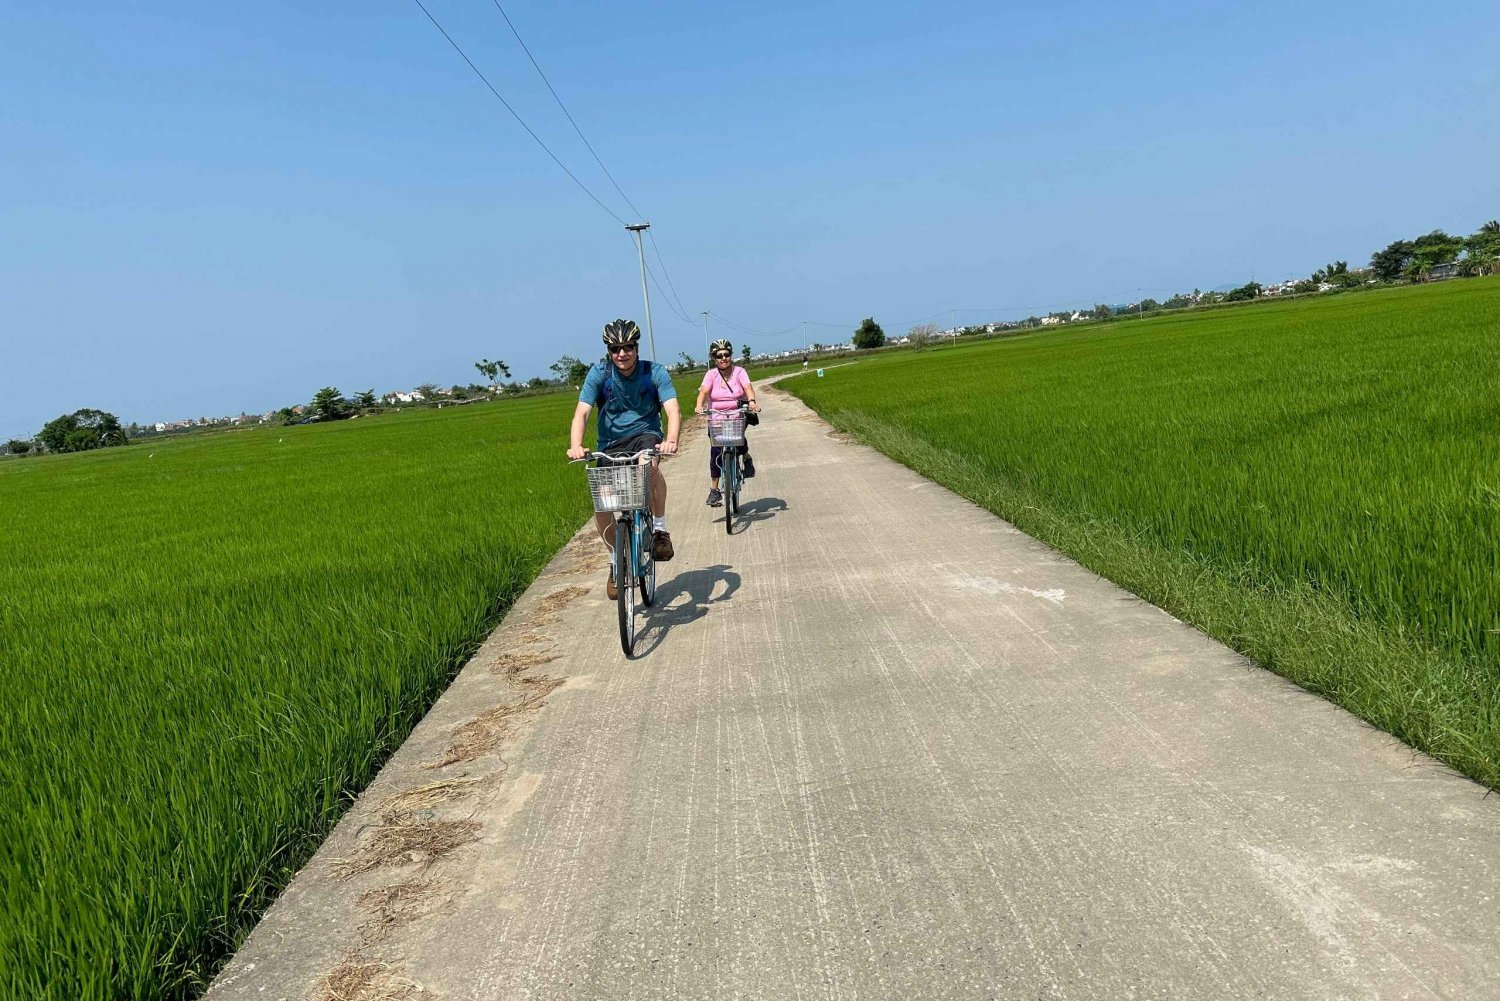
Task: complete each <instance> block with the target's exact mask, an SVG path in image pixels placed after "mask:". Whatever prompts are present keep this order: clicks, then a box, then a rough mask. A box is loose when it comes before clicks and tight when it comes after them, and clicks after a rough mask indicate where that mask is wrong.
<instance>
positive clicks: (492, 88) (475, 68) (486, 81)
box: [412, 0, 630, 226]
mask: <svg viewBox="0 0 1500 1001" xmlns="http://www.w3.org/2000/svg"><path fill="white" fill-rule="evenodd" d="M412 3H414V4H416V5H417V6H418V7H421V8H422V13H423V14H426V15H427V20H429V21H431V22H432V26H433V27H434V28H436V29H437V30H438V31H439V32H441V33H442V36H443V37H444V38H446V39H447V40H448V44H449V45H451V46H453V51H454V52H457V53H458V54H459V56H460V57H462V59H463V61H464V62H466V63H468V64H469V69H471V70H473V71H474V75H475V76H477V77H479V79H480V80H482V81H483V82H484V85H485V86H486V87H488V88H489V90H490V93H491V94H494V95H495V99H496V100H497V101H499V102H500V103H501V104H503V105H505V110H506V111H509V112H510V113H511V117H513V118H514V119H515V120H516V121H517V122H520V123H521V128H523V129H525V130H526V134H527V135H529V136H531V138H532V139H534V140H536V144H537V145H538V146H540V147H541V148H542V149H543V150H544V151H545V152H546V154H547V155H548V156H550V157H551V158H552V162H553V163H555V164H557V165H558V166H559V167H561V168H562V171H563V173H565V174H567V175H568V176H569V177H570V178H572V179H573V183H574V184H576V185H578V187H579V189H580V190H581V191H582V192H583V193H584V194H586V195H588V196H589V197H590V198H592V199H593V200H594V204H595V205H597V206H599V207H600V208H601V209H603V210H604V211H605V212H607V213H608V214H609V215H610V217H611V218H612V219H614V220H615V221H616V222H618V223H619V224H620V225H621V226H624V225H626V223H625V220H624V219H621V218H620V217H619V216H618V215H615V212H614V210H613V209H611V208H610V207H609V206H608V205H605V204H604V203H603V202H601V201H600V200H599V196H598V195H596V194H594V193H593V192H592V191H590V190H589V189H588V186H587V185H585V184H584V183H583V182H582V181H580V180H579V179H578V175H576V174H574V173H573V172H572V171H571V170H569V169H568V165H567V164H565V163H563V162H562V161H561V160H559V159H558V158H557V154H556V153H554V152H552V150H551V149H550V148H549V147H548V146H547V144H546V143H544V142H542V139H541V137H540V136H538V135H537V134H536V133H535V132H533V131H532V130H531V126H530V125H527V124H526V120H525V119H524V118H522V117H521V116H520V115H519V114H517V113H516V109H515V108H512V107H511V106H510V102H509V101H507V100H506V99H505V98H503V97H501V96H500V92H499V91H498V90H496V89H495V85H494V84H492V83H490V81H489V78H488V77H486V76H485V75H484V74H483V73H482V72H480V69H479V67H478V66H475V65H474V60H472V59H470V58H469V57H468V56H467V55H466V54H465V53H464V50H463V49H461V48H459V45H458V43H457V42H455V41H454V40H453V36H452V35H450V34H448V32H447V30H446V29H445V28H444V27H443V26H442V25H441V24H439V23H438V19H437V18H435V17H433V16H432V11H430V10H428V9H427V7H426V6H425V5H424V4H423V3H422V0H412ZM501 13H504V12H503V11H502V12H501ZM548 86H550V84H549V85H548ZM564 110H566V109H564ZM601 166H602V164H601ZM605 173H606V174H607V173H608V171H606V172H605ZM610 180H611V181H612V180H614V178H610ZM621 194H622V195H623V194H624V192H621ZM625 200H626V201H627V202H629V201H630V199H628V198H627V199H625Z"/></svg>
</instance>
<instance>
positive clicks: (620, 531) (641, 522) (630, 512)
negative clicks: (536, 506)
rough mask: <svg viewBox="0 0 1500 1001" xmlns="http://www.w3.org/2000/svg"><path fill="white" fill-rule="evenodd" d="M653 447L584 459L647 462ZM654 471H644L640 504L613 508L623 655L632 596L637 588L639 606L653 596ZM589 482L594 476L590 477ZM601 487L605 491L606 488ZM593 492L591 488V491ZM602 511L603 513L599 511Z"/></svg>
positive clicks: (628, 646)
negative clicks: (623, 454)
mask: <svg viewBox="0 0 1500 1001" xmlns="http://www.w3.org/2000/svg"><path fill="white" fill-rule="evenodd" d="M656 456H657V452H656V449H654V448H649V449H643V450H642V451H640V452H637V453H635V454H634V455H628V456H615V455H610V454H608V453H606V452H590V453H589V454H588V455H587V456H585V457H584V458H583V459H574V460H572V461H574V462H583V461H587V460H589V459H595V460H603V461H604V462H607V463H608V465H610V466H623V465H629V464H630V463H632V462H635V463H639V464H641V465H647V464H648V462H643V461H642V460H651V459H655V458H656ZM654 473H655V470H654V469H652V470H650V471H648V472H647V473H646V474H645V484H644V490H643V492H642V501H641V504H640V505H639V506H632V507H629V508H626V509H624V510H616V511H613V512H612V513H613V514H614V519H613V522H614V536H613V542H612V544H611V547H610V548H611V550H612V553H611V556H610V559H611V563H610V566H611V575H612V576H613V577H614V581H615V590H616V599H615V600H616V604H617V606H618V610H619V619H620V648H621V649H622V650H624V651H625V656H627V657H631V656H634V655H635V598H636V591H637V588H639V591H640V598H641V605H642V607H645V608H649V607H651V603H652V602H653V601H654V600H655V598H656V561H655V560H654V559H653V558H652V555H651V545H652V541H651V540H652V535H651V486H652V482H651V481H652V480H653V478H654ZM590 479H591V481H592V479H593V477H592V476H591V477H590ZM601 489H604V490H607V489H608V487H607V486H606V487H603V488H601ZM591 492H592V491H591ZM599 504H600V500H599V497H598V496H597V495H596V497H595V511H596V512H598V511H599ZM600 513H603V512H600Z"/></svg>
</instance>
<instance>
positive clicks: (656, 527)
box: [651, 515, 667, 532]
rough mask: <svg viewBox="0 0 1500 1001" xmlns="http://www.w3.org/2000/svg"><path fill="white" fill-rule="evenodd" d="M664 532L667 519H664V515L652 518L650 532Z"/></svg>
mask: <svg viewBox="0 0 1500 1001" xmlns="http://www.w3.org/2000/svg"><path fill="white" fill-rule="evenodd" d="M666 530H667V519H666V516H665V515H663V516H662V517H660V518H652V519H651V531H653V532H665V531H666Z"/></svg>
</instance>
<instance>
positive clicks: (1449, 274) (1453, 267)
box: [1427, 261, 1459, 282]
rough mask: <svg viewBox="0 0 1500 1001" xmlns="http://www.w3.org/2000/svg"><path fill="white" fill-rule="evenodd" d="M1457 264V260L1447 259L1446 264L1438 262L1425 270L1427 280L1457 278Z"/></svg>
mask: <svg viewBox="0 0 1500 1001" xmlns="http://www.w3.org/2000/svg"><path fill="white" fill-rule="evenodd" d="M1458 268H1459V264H1458V262H1457V261H1449V262H1448V263H1447V264H1439V265H1436V266H1435V267H1433V269H1432V270H1431V271H1429V272H1427V280H1428V281H1430V282H1438V281H1442V280H1443V279H1444V278H1457V277H1458Z"/></svg>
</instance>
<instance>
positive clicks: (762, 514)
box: [737, 497, 787, 524]
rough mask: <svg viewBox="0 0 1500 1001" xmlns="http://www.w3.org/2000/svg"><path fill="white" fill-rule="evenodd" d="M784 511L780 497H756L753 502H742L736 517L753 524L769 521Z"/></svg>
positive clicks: (785, 505) (784, 505) (785, 506)
mask: <svg viewBox="0 0 1500 1001" xmlns="http://www.w3.org/2000/svg"><path fill="white" fill-rule="evenodd" d="M786 509H787V504H786V501H784V500H782V499H781V498H780V497H757V498H755V499H754V500H747V501H742V502H741V503H740V510H739V514H738V515H737V517H738V518H740V519H743V520H744V521H748V522H751V523H752V524H753V523H755V522H758V521H770V520H771V519H772V518H774V517H776V516H777V515H778V514H780V513H781V512H783V511H785V510H786Z"/></svg>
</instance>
